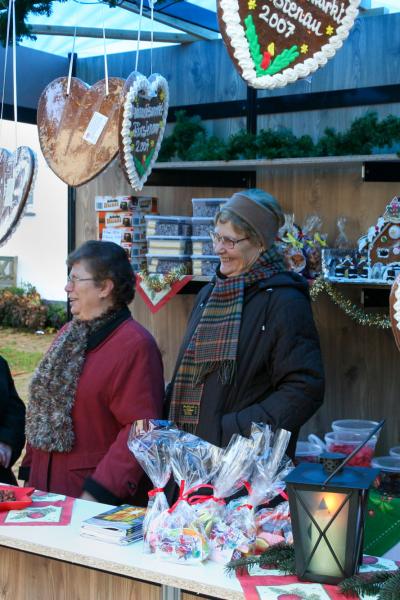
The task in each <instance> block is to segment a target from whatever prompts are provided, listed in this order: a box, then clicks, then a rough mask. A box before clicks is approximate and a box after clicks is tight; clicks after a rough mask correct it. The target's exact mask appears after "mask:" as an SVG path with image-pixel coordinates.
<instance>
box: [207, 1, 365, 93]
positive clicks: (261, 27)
mask: <svg viewBox="0 0 400 600" xmlns="http://www.w3.org/2000/svg"><path fill="white" fill-rule="evenodd" d="M360 2H361V0H217V6H218V19H219V25H220V31H221V34H222V37H223V39H224V41H225V44H226V46H227V48H228V51H229V54H230V55H231V58H232V60H233V61H234V63H235V65H236V67H237V69H238V70H239V72H240V74H241V76H242V77H243V78H244V79H245V80H246V81H247V82H248V83H249V84H250V85H251V86H252V87H254V88H270V89H272V88H276V87H283V86H285V85H286V84H288V83H293V82H294V81H296V80H297V79H299V78H302V77H307V76H308V75H309V74H310V73H312V72H314V71H316V70H317V69H318V67H321V66H323V65H325V64H326V62H327V61H328V60H329V59H330V58H332V57H333V56H334V55H335V53H336V51H337V50H338V49H339V48H340V47H341V46H342V44H343V40H345V39H346V38H347V36H348V34H349V31H350V29H351V28H352V26H353V23H354V19H355V18H356V16H357V14H358V6H359V4H360Z"/></svg>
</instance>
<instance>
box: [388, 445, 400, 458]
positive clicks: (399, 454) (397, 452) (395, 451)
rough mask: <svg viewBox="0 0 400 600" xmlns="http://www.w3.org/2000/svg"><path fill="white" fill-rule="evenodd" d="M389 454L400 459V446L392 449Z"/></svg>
mask: <svg viewBox="0 0 400 600" xmlns="http://www.w3.org/2000/svg"><path fill="white" fill-rule="evenodd" d="M389 454H390V456H397V457H398V458H400V446H394V447H393V448H390V450H389Z"/></svg>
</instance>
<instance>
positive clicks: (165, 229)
mask: <svg viewBox="0 0 400 600" xmlns="http://www.w3.org/2000/svg"><path fill="white" fill-rule="evenodd" d="M145 220H146V234H147V236H150V235H164V236H166V235H167V236H168V235H185V236H190V235H191V233H192V217H182V216H164V215H145Z"/></svg>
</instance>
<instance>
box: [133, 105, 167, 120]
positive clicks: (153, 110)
mask: <svg viewBox="0 0 400 600" xmlns="http://www.w3.org/2000/svg"><path fill="white" fill-rule="evenodd" d="M132 108H133V110H132V114H133V116H134V118H135V119H146V118H148V117H161V115H162V114H163V112H164V106H163V105H162V104H158V105H157V106H134V107H132Z"/></svg>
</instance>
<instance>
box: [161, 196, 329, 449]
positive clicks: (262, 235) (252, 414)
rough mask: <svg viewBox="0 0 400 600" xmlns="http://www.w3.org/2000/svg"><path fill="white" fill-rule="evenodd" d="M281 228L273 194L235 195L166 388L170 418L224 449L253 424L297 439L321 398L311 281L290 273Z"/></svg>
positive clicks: (216, 234)
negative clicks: (279, 241)
mask: <svg viewBox="0 0 400 600" xmlns="http://www.w3.org/2000/svg"><path fill="white" fill-rule="evenodd" d="M282 223H283V214H282V210H281V208H280V206H279V204H278V202H277V201H276V199H275V198H273V197H272V196H271V195H269V194H267V193H266V192H264V191H262V190H258V189H253V190H246V191H243V192H239V193H236V194H234V195H233V196H232V197H231V198H230V199H229V200H228V202H227V203H226V204H224V205H223V206H222V208H221V210H220V212H218V213H217V215H216V217H215V227H214V230H213V231H212V232H211V237H212V240H213V244H214V251H215V253H216V254H217V255H218V256H219V259H220V265H219V267H218V268H217V271H216V275H215V277H214V278H213V279H212V281H211V282H210V283H209V284H208V285H207V286H205V287H204V288H203V289H202V291H201V292H200V294H199V297H198V299H197V302H196V304H195V306H194V309H193V312H192V314H191V317H190V319H189V323H188V327H187V331H186V334H185V336H184V339H183V343H182V346H181V349H180V352H179V355H178V360H177V364H176V368H175V372H174V375H173V378H172V381H171V383H170V385H169V386H168V402H169V417H170V419H172V420H173V421H175V422H176V423H177V425H178V426H179V427H181V428H182V429H184V430H186V431H190V432H192V433H196V434H197V435H198V436H200V437H201V438H203V439H205V440H207V441H209V442H211V443H213V444H216V445H218V446H225V445H226V444H228V442H229V440H230V438H231V436H232V434H234V433H239V434H241V435H248V434H249V431H250V427H251V423H252V422H256V423H260V422H262V423H268V424H270V425H271V426H272V428H273V429H276V428H278V427H282V428H285V429H288V430H290V431H291V432H292V436H291V442H290V444H289V448H288V454H289V455H291V456H293V454H294V448H295V444H296V439H297V436H298V432H299V429H300V427H301V426H302V425H303V424H304V423H305V422H306V421H307V420H308V419H309V418H310V417H311V415H312V414H313V413H314V412H315V411H316V410H317V408H318V407H319V406H320V404H321V403H322V400H323V393H324V376H323V366H322V360H321V353H320V346H319V340H318V334H317V331H316V328H315V325H314V320H313V316H312V311H311V306H310V299H309V294H308V284H307V281H306V280H305V279H303V278H302V277H301V276H299V275H297V274H294V273H291V272H287V271H286V270H285V267H284V263H283V260H282V257H281V255H280V254H279V253H278V251H277V249H276V247H275V245H274V240H275V238H276V235H277V233H278V229H279V227H280V226H281V225H282Z"/></svg>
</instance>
